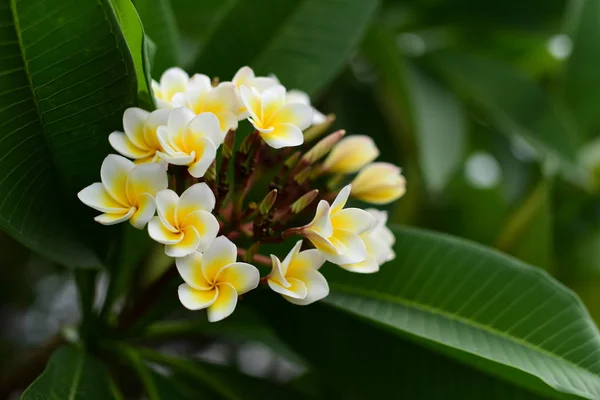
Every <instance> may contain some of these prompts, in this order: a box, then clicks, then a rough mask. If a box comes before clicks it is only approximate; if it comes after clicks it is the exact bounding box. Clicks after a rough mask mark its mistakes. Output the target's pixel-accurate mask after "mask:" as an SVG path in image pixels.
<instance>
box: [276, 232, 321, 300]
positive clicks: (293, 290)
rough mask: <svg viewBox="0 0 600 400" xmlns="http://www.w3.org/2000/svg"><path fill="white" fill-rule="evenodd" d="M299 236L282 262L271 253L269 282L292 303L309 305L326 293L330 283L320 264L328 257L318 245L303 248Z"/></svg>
mask: <svg viewBox="0 0 600 400" xmlns="http://www.w3.org/2000/svg"><path fill="white" fill-rule="evenodd" d="M300 247H302V240H300V241H299V242H298V243H296V245H295V246H294V248H293V249H292V251H290V252H289V254H288V255H287V256H286V257H285V259H284V260H283V262H281V261H280V260H279V258H277V257H276V256H274V255H272V254H271V260H272V262H273V270H272V272H271V274H270V275H269V278H268V280H267V283H268V284H269V287H270V288H271V289H273V290H274V291H275V292H277V293H279V294H281V295H282V296H283V297H284V298H285V299H286V300H288V301H289V302H290V303H294V304H298V305H307V304H310V303H314V302H315V301H317V300H321V299H322V298H324V297H327V295H328V294H329V285H328V284H327V280H326V279H325V277H324V276H323V275H322V274H321V273H320V272H319V268H321V266H322V265H323V263H324V262H325V257H323V255H322V254H321V253H320V252H319V251H318V250H316V249H311V250H304V251H300Z"/></svg>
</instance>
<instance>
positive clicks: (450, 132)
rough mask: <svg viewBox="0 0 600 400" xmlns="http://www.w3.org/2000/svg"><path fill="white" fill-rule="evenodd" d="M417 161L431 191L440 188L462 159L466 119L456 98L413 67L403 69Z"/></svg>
mask: <svg viewBox="0 0 600 400" xmlns="http://www.w3.org/2000/svg"><path fill="white" fill-rule="evenodd" d="M407 73H408V76H407V85H408V88H409V94H408V96H409V97H410V99H411V100H412V101H411V108H412V114H413V121H414V123H413V124H414V129H415V131H416V132H415V133H416V138H417V141H418V148H419V162H420V165H421V170H422V171H423V176H424V178H425V183H426V184H427V187H428V189H429V190H430V191H431V192H440V191H442V189H444V187H445V186H446V184H447V183H448V181H449V180H450V178H451V177H452V175H453V174H454V172H456V169H457V168H458V167H459V166H460V165H461V162H462V161H463V157H464V153H465V146H466V137H465V136H466V123H465V116H464V112H463V107H462V105H461V103H460V102H459V101H458V99H457V98H456V97H455V96H454V94H452V93H451V92H449V91H448V90H446V89H445V88H444V87H442V86H440V85H439V84H438V83H436V82H435V81H434V80H432V79H431V78H428V77H427V76H426V75H424V74H423V73H421V72H420V71H419V70H418V69H416V68H409V69H408V70H407Z"/></svg>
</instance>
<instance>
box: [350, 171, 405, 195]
mask: <svg viewBox="0 0 600 400" xmlns="http://www.w3.org/2000/svg"><path fill="white" fill-rule="evenodd" d="M401 172H402V171H401V170H400V168H398V167H397V166H395V165H393V164H390V163H385V162H376V163H372V164H369V165H367V166H366V167H364V168H363V169H362V170H360V172H359V173H358V175H357V176H356V178H354V180H353V181H352V196H353V197H355V198H357V199H359V200H362V201H366V202H368V203H373V204H386V203H391V202H392V201H394V200H398V199H399V198H400V197H402V196H403V195H404V193H406V179H405V178H404V177H403V176H402V174H401Z"/></svg>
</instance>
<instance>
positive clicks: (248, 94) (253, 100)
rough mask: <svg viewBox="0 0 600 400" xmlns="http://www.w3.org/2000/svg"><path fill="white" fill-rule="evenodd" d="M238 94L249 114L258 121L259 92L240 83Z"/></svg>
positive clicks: (259, 113)
mask: <svg viewBox="0 0 600 400" xmlns="http://www.w3.org/2000/svg"><path fill="white" fill-rule="evenodd" d="M240 96H241V98H242V103H243V104H244V107H246V110H248V113H249V114H250V116H251V117H252V118H253V119H254V120H256V121H260V115H261V101H260V93H258V91H257V90H256V89H254V88H251V87H248V86H245V85H242V87H240Z"/></svg>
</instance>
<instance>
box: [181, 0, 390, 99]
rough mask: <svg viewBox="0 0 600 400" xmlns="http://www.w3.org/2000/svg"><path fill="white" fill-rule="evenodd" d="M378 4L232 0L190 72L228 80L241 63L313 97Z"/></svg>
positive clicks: (341, 61)
mask: <svg viewBox="0 0 600 400" xmlns="http://www.w3.org/2000/svg"><path fill="white" fill-rule="evenodd" d="M378 4H379V2H378V1H362V0H281V1H276V2H273V1H271V0H257V1H244V0H237V1H234V2H232V4H231V5H230V7H229V8H228V11H227V13H226V14H225V15H224V16H223V17H222V18H221V19H220V23H219V25H218V26H216V27H215V28H214V30H213V31H212V34H210V35H209V38H208V39H207V42H206V44H205V46H204V47H203V49H202V50H201V52H200V56H199V57H198V58H197V60H196V61H195V62H194V64H193V66H192V68H191V69H192V70H193V71H194V72H202V73H206V74H208V75H210V76H219V77H221V78H222V79H231V77H232V76H233V74H235V72H236V71H237V70H238V69H239V68H240V67H241V66H244V65H250V66H251V67H253V68H254V69H255V72H256V73H258V74H269V73H273V74H275V75H277V77H278V78H279V79H280V80H281V82H282V83H283V84H284V85H285V86H286V87H288V88H297V89H301V90H304V91H306V92H308V93H314V92H315V91H317V90H318V89H319V88H321V87H322V86H323V85H325V84H326V83H327V82H329V81H330V80H331V79H332V78H333V77H334V76H335V74H336V73H337V72H338V71H339V70H340V69H341V68H342V66H343V65H344V63H345V62H346V61H347V59H348V58H349V57H350V55H351V52H352V50H353V48H354V47H355V46H356V45H357V44H358V42H359V40H360V39H361V38H362V35H363V33H364V31H365V29H366V27H367V24H368V23H369V21H370V20H371V17H372V16H373V15H374V12H375V10H376V9H377V6H378Z"/></svg>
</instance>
